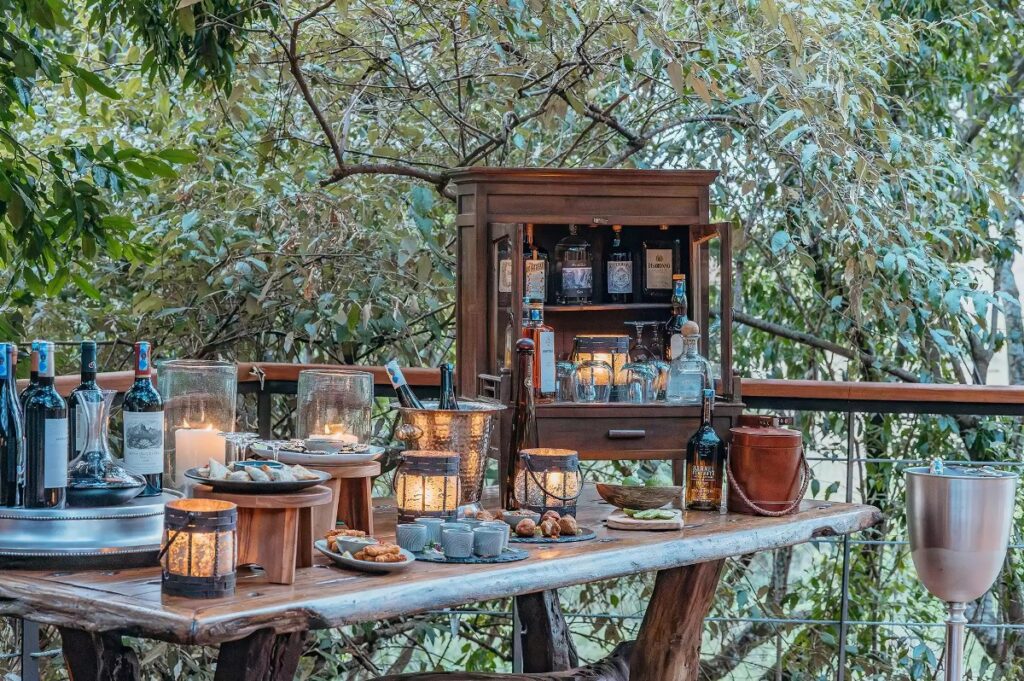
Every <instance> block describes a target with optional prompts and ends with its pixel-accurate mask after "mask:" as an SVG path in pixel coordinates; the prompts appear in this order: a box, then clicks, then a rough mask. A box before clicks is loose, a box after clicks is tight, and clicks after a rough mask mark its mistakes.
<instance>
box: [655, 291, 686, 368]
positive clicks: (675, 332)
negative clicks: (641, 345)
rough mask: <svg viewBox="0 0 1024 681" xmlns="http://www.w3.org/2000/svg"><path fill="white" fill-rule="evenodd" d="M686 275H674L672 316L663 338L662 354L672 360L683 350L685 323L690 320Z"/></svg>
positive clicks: (666, 325) (669, 360)
mask: <svg viewBox="0 0 1024 681" xmlns="http://www.w3.org/2000/svg"><path fill="white" fill-rule="evenodd" d="M686 313H687V302H686V275H685V274H673V275H672V316H670V317H669V318H668V323H667V324H665V330H664V331H663V335H662V338H661V346H662V347H661V356H662V357H664V358H665V360H666V361H668V362H671V361H672V360H674V359H675V358H676V357H678V356H679V355H680V354H682V352H683V336H682V331H683V325H684V324H686V322H688V321H689V318H688V317H687V316H686Z"/></svg>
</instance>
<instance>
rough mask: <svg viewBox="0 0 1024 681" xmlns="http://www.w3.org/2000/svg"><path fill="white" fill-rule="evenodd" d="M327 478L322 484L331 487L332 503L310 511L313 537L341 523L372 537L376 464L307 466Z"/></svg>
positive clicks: (378, 466) (376, 474)
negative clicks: (320, 472)
mask: <svg viewBox="0 0 1024 681" xmlns="http://www.w3.org/2000/svg"><path fill="white" fill-rule="evenodd" d="M309 468H312V469H315V470H318V471H323V472H324V473H327V474H328V475H330V476H331V479H330V480H328V481H327V482H325V483H324V485H325V486H327V487H330V488H331V492H332V493H333V500H332V502H331V504H330V505H328V506H318V507H317V508H315V509H314V510H313V527H314V528H316V530H315V531H316V534H317V538H319V537H323V536H324V534H326V533H327V531H328V530H333V529H334V527H335V524H336V523H344V524H345V527H347V528H349V529H352V530H362V531H363V532H365V533H366V534H368V535H372V534H373V494H372V492H373V478H374V477H376V476H378V475H380V464H379V463H377V462H376V461H368V462H366V463H357V464H343V465H339V466H321V465H317V466H309Z"/></svg>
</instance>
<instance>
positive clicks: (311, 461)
mask: <svg viewBox="0 0 1024 681" xmlns="http://www.w3.org/2000/svg"><path fill="white" fill-rule="evenodd" d="M301 444H302V442H301V441H299V440H282V446H281V449H280V450H278V452H277V460H278V461H280V462H281V463H286V464H289V465H294V464H301V465H303V466H316V465H317V464H321V465H324V466H338V465H342V464H346V463H366V462H368V461H376V460H377V459H379V458H380V457H381V456H382V455H383V454H384V448H383V447H377V446H374V445H370V446H369V449H367V450H366V451H365V452H341V453H339V454H328V453H327V452H312V451H306V449H305V448H302V449H298V448H295V445H301ZM249 449H250V450H251V451H252V453H253V454H255V455H256V456H258V457H260V458H261V459H273V458H274V453H273V452H272V451H271V449H270V447H268V446H266V445H263V444H254V445H251V446H250V448H249Z"/></svg>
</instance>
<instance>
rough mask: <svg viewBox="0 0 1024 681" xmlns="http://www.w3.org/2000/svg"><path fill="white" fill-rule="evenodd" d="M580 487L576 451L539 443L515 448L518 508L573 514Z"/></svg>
mask: <svg viewBox="0 0 1024 681" xmlns="http://www.w3.org/2000/svg"><path fill="white" fill-rule="evenodd" d="M582 489H583V473H582V472H581V471H580V457H579V454H578V453H577V452H575V451H573V450H571V449H550V448H547V447H539V448H535V449H524V450H522V451H520V452H519V461H518V463H517V464H516V480H515V496H516V501H517V502H518V503H519V507H520V508H528V509H530V510H531V511H537V512H538V513H543V512H544V511H558V513H559V514H560V515H566V514H568V515H576V500H577V499H578V498H579V496H580V491H581V490H582Z"/></svg>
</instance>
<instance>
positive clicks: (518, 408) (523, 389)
mask: <svg viewBox="0 0 1024 681" xmlns="http://www.w3.org/2000/svg"><path fill="white" fill-rule="evenodd" d="M512 379H513V383H512V428H511V432H510V433H509V439H508V448H507V449H506V450H505V460H504V461H503V463H504V466H503V475H504V480H505V486H504V488H503V489H502V494H501V507H502V508H503V509H505V510H507V511H512V510H515V509H516V508H518V504H517V503H516V499H515V481H516V464H517V463H518V461H519V452H520V451H522V450H524V449H530V448H532V447H536V446H537V442H538V440H537V412H536V410H535V408H534V403H533V341H532V340H530V339H529V338H520V339H519V340H518V341H517V342H516V371H515V375H513V377H512Z"/></svg>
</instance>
